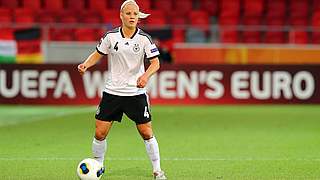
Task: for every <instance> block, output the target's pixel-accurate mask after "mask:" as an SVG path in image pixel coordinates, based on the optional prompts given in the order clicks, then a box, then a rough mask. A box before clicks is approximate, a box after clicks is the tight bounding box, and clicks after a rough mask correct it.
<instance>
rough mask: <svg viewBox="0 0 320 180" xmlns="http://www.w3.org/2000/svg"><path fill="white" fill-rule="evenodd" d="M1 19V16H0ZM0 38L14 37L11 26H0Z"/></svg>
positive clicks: (8, 38) (10, 38)
mask: <svg viewBox="0 0 320 180" xmlns="http://www.w3.org/2000/svg"><path fill="white" fill-rule="evenodd" d="M0 19H1V17H0ZM0 32H1V33H0V39H2V40H12V39H14V32H13V29H12V28H0Z"/></svg>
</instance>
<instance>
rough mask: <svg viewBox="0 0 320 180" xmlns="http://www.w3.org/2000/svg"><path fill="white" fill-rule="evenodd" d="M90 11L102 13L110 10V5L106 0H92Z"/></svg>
mask: <svg viewBox="0 0 320 180" xmlns="http://www.w3.org/2000/svg"><path fill="white" fill-rule="evenodd" d="M88 3H89V9H90V10H92V11H98V12H102V11H105V10H106V9H107V8H108V4H107V1H106V0H90V1H88Z"/></svg>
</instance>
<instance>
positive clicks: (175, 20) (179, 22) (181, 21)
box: [169, 16, 188, 26]
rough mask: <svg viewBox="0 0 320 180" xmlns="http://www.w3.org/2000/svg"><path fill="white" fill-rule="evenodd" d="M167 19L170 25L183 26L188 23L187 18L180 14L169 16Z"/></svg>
mask: <svg viewBox="0 0 320 180" xmlns="http://www.w3.org/2000/svg"><path fill="white" fill-rule="evenodd" d="M169 21H170V24H171V25H176V26H184V25H186V24H187V23H188V20H187V19H186V18H184V17H181V16H173V17H172V18H169Z"/></svg>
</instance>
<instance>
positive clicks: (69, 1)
mask: <svg viewBox="0 0 320 180" xmlns="http://www.w3.org/2000/svg"><path fill="white" fill-rule="evenodd" d="M65 5H66V8H67V9H69V10H71V11H72V10H78V11H81V10H84V9H86V5H85V0H65Z"/></svg>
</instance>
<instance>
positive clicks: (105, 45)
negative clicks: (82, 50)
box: [96, 34, 111, 55]
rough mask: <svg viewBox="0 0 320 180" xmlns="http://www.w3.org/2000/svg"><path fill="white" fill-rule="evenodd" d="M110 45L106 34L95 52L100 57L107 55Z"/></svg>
mask: <svg viewBox="0 0 320 180" xmlns="http://www.w3.org/2000/svg"><path fill="white" fill-rule="evenodd" d="M110 44H111V43H110V38H109V36H108V34H107V35H105V36H104V37H102V38H101V40H100V42H99V44H98V45H97V47H96V50H97V51H98V53H100V54H102V55H107V54H109V49H110Z"/></svg>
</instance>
